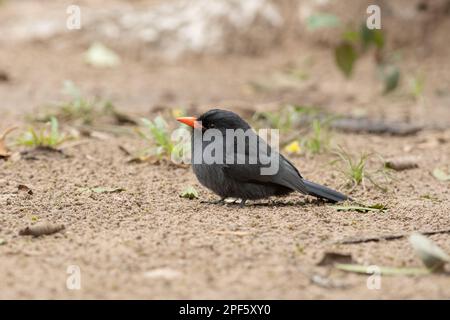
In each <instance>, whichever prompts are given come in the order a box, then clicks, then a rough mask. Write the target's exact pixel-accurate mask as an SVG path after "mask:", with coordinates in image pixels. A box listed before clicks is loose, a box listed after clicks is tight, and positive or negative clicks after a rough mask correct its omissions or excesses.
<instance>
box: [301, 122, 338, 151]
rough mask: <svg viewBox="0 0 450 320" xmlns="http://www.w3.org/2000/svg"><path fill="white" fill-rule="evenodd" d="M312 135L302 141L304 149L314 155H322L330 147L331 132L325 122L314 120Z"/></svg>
mask: <svg viewBox="0 0 450 320" xmlns="http://www.w3.org/2000/svg"><path fill="white" fill-rule="evenodd" d="M311 128H312V131H311V134H309V135H308V136H306V137H305V138H304V139H303V140H302V143H301V144H302V147H303V148H304V149H305V150H307V151H308V152H310V153H312V154H317V153H322V152H324V151H326V150H327V149H328V148H329V146H330V139H331V137H330V131H329V129H328V126H327V124H326V123H325V122H321V121H320V120H318V119H314V120H313V122H312V123H311Z"/></svg>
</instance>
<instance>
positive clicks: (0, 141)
mask: <svg viewBox="0 0 450 320" xmlns="http://www.w3.org/2000/svg"><path fill="white" fill-rule="evenodd" d="M15 129H17V127H11V128H8V129H6V130H5V132H3V134H2V135H1V136H0V158H9V157H10V156H11V152H10V151H9V149H8V148H7V147H6V142H5V139H6V136H7V135H8V134H9V133H10V132H12V131H14V130H15Z"/></svg>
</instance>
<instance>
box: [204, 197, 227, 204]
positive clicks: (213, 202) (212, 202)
mask: <svg viewBox="0 0 450 320" xmlns="http://www.w3.org/2000/svg"><path fill="white" fill-rule="evenodd" d="M225 199H226V198H220V199H217V200H213V201H200V203H207V204H224V203H225Z"/></svg>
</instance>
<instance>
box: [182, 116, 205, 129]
mask: <svg viewBox="0 0 450 320" xmlns="http://www.w3.org/2000/svg"><path fill="white" fill-rule="evenodd" d="M177 121H179V122H181V123H184V124H187V125H188V126H189V127H192V128H201V125H200V123H198V122H197V118H196V117H179V118H177Z"/></svg>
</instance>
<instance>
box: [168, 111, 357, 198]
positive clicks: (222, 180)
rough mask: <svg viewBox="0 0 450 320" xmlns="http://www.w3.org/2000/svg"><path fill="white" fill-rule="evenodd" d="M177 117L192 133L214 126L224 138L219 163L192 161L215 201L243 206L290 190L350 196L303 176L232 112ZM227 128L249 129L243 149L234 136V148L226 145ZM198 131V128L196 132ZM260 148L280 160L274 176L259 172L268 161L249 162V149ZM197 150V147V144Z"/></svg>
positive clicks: (311, 193)
mask: <svg viewBox="0 0 450 320" xmlns="http://www.w3.org/2000/svg"><path fill="white" fill-rule="evenodd" d="M177 120H178V121H180V122H182V123H184V124H187V125H189V126H190V127H192V128H193V129H194V133H195V131H196V130H201V133H202V134H205V133H206V132H207V130H211V129H217V130H218V131H217V130H216V131H215V132H216V133H217V132H218V133H219V134H221V135H222V137H223V141H224V143H223V144H224V151H223V161H222V163H212V164H207V163H204V162H202V163H194V161H192V162H193V164H192V166H193V170H194V173H195V175H196V176H197V179H198V180H199V181H200V183H201V184H202V185H204V186H205V187H207V188H208V189H210V190H212V191H213V192H214V193H216V194H218V195H219V196H220V197H221V198H220V200H218V201H217V203H219V202H223V201H224V200H225V198H229V197H233V198H239V199H241V200H242V201H241V203H240V204H241V206H244V204H245V201H247V200H255V199H262V198H267V197H270V196H282V195H286V194H289V193H291V192H293V191H298V192H300V193H302V194H306V195H312V196H315V197H317V198H322V199H326V200H329V201H331V202H338V201H344V200H347V199H349V198H348V197H347V196H346V195H343V194H342V193H339V192H337V191H335V190H333V189H330V188H327V187H325V186H322V185H320V184H317V183H314V182H311V181H308V180H306V179H304V178H303V177H302V175H301V174H300V172H299V171H298V170H297V169H296V168H295V167H294V165H293V164H292V163H291V162H290V161H289V160H287V159H286V158H285V157H284V156H283V155H281V154H279V153H277V152H276V151H275V150H272V149H271V148H270V146H268V145H267V144H266V142H265V141H264V140H263V139H262V138H260V137H259V136H258V135H257V134H256V133H255V132H254V131H253V130H252V129H251V127H250V125H249V124H248V123H247V122H245V121H244V120H243V119H242V118H241V117H239V116H238V115H237V114H235V113H233V112H231V111H227V110H220V109H213V110H210V111H208V112H206V113H204V114H203V115H201V116H200V117H199V118H195V117H181V118H177ZM227 129H233V130H237V129H243V130H244V131H246V130H248V129H250V131H248V136H249V137H246V138H244V139H245V141H244V142H242V141H241V143H244V146H245V148H244V149H245V150H244V149H239V148H237V143H238V141H237V140H235V139H233V140H232V143H233V144H234V146H233V148H228V149H227V148H226V143H225V140H226V138H225V134H226V130H227ZM198 133H200V131H197V134H198ZM194 136H195V134H193V135H192V148H191V150H192V159H194V153H195V152H198V151H200V150H196V145H198V144H196V143H195V142H194ZM251 138H254V139H256V141H257V144H256V145H255V144H254V143H253V144H252V143H250V141H251ZM213 141H214V140H212V141H202V142H201V144H199V145H198V146H201V152H203V151H204V150H205V148H206V147H207V146H208V145H209V144H210V143H212V142H213ZM253 141H254V140H253ZM262 147H265V148H267V149H264V150H268V151H267V152H266V153H267V154H268V155H269V156H271V157H272V158H271V159H277V160H278V161H279V162H278V165H279V167H278V171H277V172H276V173H275V174H273V175H263V174H261V169H262V168H264V167H267V166H268V165H266V163H267V162H262V161H261V159H260V158H259V157H258V158H257V159H256V161H255V162H256V163H255V162H253V164H251V163H252V162H250V161H249V159H250V158H252V155H254V154H255V153H252V151H255V148H256V149H257V150H260V148H262ZM197 149H199V148H198V147H197ZM229 149H231V150H229ZM239 150H240V151H239ZM239 153H241V156H242V153H245V155H244V156H245V157H246V161H245V163H244V164H238V163H236V159H237V156H238V154H239ZM227 157H228V158H230V157H231V158H232V159H234V160H235V161H234V162H233V163H231V164H229V163H227V161H226V158H227ZM275 157H276V158H275ZM263 163H264V164H263Z"/></svg>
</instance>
